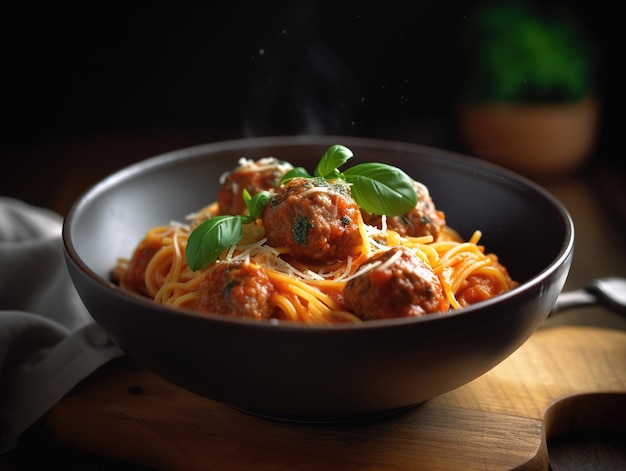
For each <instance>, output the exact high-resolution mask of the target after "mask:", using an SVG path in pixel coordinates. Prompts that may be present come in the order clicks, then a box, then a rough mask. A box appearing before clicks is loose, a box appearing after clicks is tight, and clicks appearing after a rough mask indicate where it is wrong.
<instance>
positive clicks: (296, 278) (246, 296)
mask: <svg viewBox="0 0 626 471" xmlns="http://www.w3.org/2000/svg"><path fill="white" fill-rule="evenodd" d="M261 164H262V166H263V168H264V169H267V168H270V170H271V171H272V172H275V171H277V168H275V167H272V166H271V165H268V162H267V160H264V159H262V160H261V161H258V162H252V161H245V160H242V161H241V162H240V166H239V167H238V169H235V171H233V174H237V181H238V185H240V184H241V181H242V178H241V174H238V170H241V169H243V170H247V171H250V170H251V169H255V168H256V169H258V168H259V166H260V165H261ZM281 165H284V163H281ZM279 171H280V172H282V173H284V172H285V171H287V169H286V168H285V167H284V166H283V167H281V168H280V170H279ZM255 179H256V180H258V179H259V177H258V172H257V173H255ZM275 180H276V179H275V178H274V179H273V180H272V183H269V184H268V185H269V188H264V189H266V190H269V191H270V192H271V194H275V193H278V192H279V191H281V190H280V188H279V187H278V186H277V183H276V181H275ZM299 184H300V185H303V184H302V183H301V182H300V183H299ZM222 185H223V186H222V190H223V189H224V187H225V186H226V185H228V181H223V182H222ZM280 186H281V187H282V186H285V185H280ZM419 188H420V192H421V198H420V201H422V202H423V200H424V198H427V199H429V198H430V196H429V195H428V193H427V189H426V188H425V187H424V186H423V185H421V184H419ZM222 190H221V191H222ZM240 190H241V188H240V187H237V188H235V189H234V190H233V191H236V192H240ZM248 191H251V192H257V191H261V189H259V188H248ZM291 191H292V192H293V191H295V190H293V189H292V190H291ZM226 193H228V194H232V191H230V190H229V191H228V192H226ZM329 193H330V192H329V191H328V190H327V189H325V190H324V191H314V190H312V189H311V188H308V187H307V188H304V189H303V190H302V193H301V194H298V198H295V201H297V203H292V202H289V203H285V204H289V205H291V204H298V205H302V204H304V203H303V201H304V200H305V199H306V198H309V197H310V198H314V199H313V200H310V201H308V202H307V203H306V204H308V205H310V207H311V208H313V209H312V210H314V212H313V213H312V214H315V215H318V214H319V213H320V208H323V209H324V210H325V211H326V213H324V211H321V212H322V213H324V214H328V213H332V214H333V217H334V218H336V219H338V220H340V221H341V223H340V224H339V229H343V228H344V227H346V226H347V225H348V222H346V221H347V220H348V219H349V220H350V223H351V224H352V223H353V225H354V228H353V232H354V234H356V235H354V234H353V235H352V236H351V238H350V242H349V243H350V244H352V246H351V247H350V248H349V250H348V249H347V250H345V251H343V252H342V254H343V253H344V252H345V255H342V256H341V257H338V258H337V257H335V258H333V259H324V258H323V257H321V256H318V255H315V256H312V257H307V256H302V253H301V252H299V251H298V250H297V249H300V248H301V247H299V246H296V245H294V246H293V247H290V246H288V245H287V244H281V245H276V244H272V243H270V242H269V241H270V240H272V238H274V239H276V237H275V235H274V234H273V231H276V230H280V228H277V227H275V226H277V223H274V222H273V223H272V224H271V225H269V224H268V223H267V221H269V220H270V216H268V212H269V211H270V209H266V210H265V212H264V213H263V215H262V217H259V218H256V220H254V221H253V222H250V223H247V224H244V225H243V237H242V238H241V240H240V241H239V242H237V243H236V244H233V245H232V246H230V247H229V248H228V249H226V250H224V251H223V252H222V253H220V254H219V256H218V258H217V259H216V260H215V261H214V262H212V263H211V264H210V265H209V266H207V267H206V268H202V269H199V270H192V269H191V268H190V267H189V265H188V263H187V260H186V256H185V253H186V249H187V244H188V240H189V236H190V234H191V233H192V231H193V230H194V228H196V227H197V226H198V225H199V224H201V223H202V222H203V221H206V220H208V219H210V218H212V217H214V216H218V215H220V214H223V211H222V210H221V209H220V203H219V201H216V202H214V203H211V204H209V205H208V206H206V207H205V208H202V209H201V210H200V211H198V212H196V213H193V214H190V215H189V216H188V217H187V219H186V221H185V222H184V223H183V222H172V223H170V224H169V225H165V226H160V227H153V228H150V229H149V230H148V231H147V233H146V234H145V237H144V238H143V240H141V241H140V242H139V244H138V245H137V247H136V249H135V251H134V253H133V254H132V256H131V258H120V259H119V260H118V262H117V265H116V267H115V268H114V270H113V273H112V278H113V280H114V281H115V282H117V283H118V284H119V286H120V287H121V288H122V289H124V290H127V291H131V292H134V293H139V294H142V295H145V296H147V297H149V298H151V299H153V300H154V301H155V302H157V303H160V304H163V305H167V306H171V307H175V308H183V309H190V310H194V311H198V312H204V313H207V315H215V314H218V315H220V314H221V315H230V316H236V317H250V318H255V319H266V320H280V321H290V322H302V323H312V324H323V323H338V322H363V321H365V320H369V319H375V318H387V317H393V316H396V317H397V316H403V315H424V314H435V313H441V312H445V311H448V310H451V309H459V308H461V307H464V306H467V305H470V304H474V303H476V302H479V301H482V300H485V299H489V298H491V297H494V296H497V295H499V294H501V293H503V292H505V291H508V290H510V289H511V288H513V287H515V286H516V285H517V283H516V282H515V281H513V280H512V279H511V277H510V276H509V274H508V272H507V270H506V268H505V267H504V266H503V265H502V264H501V263H500V262H499V261H498V257H497V256H496V255H495V254H489V253H485V248H484V246H482V245H479V242H480V238H481V236H482V234H481V232H480V231H476V232H475V233H474V234H473V235H472V237H471V238H470V239H469V240H467V241H463V240H461V238H460V237H459V236H458V234H457V233H456V232H455V231H453V230H452V229H451V228H450V227H449V226H448V225H447V224H444V223H443V222H442V223H441V224H440V228H439V229H438V230H437V231H436V232H435V233H434V234H433V233H427V234H423V235H407V234H401V232H402V231H401V230H392V229H391V228H390V225H391V224H388V222H392V219H391V218H387V217H385V216H382V217H380V218H379V221H378V226H376V225H372V224H369V223H366V222H365V221H366V220H368V218H367V217H362V211H361V212H359V211H357V212H356V213H355V212H354V211H353V208H352V207H351V206H349V204H352V203H346V205H348V206H346V214H348V215H349V218H348V217H346V216H345V215H342V214H335V213H336V212H337V211H340V210H339V209H337V208H340V207H342V204H343V199H341V200H340V201H339V202H338V200H337V199H333V200H328V198H330V197H332V195H329ZM302 195H306V196H302ZM342 195H343V194H342ZM344 196H345V195H343V196H341V198H344ZM348 198H349V195H348ZM272 201H274V200H272ZM276 201H280V200H279V198H278V197H276V200H275V201H274V203H273V204H274V206H273V207H272V209H271V210H276V208H280V206H279V204H278V203H276ZM285 201H287V200H285ZM289 201H290V200H289ZM324 202H325V203H324ZM430 203H432V202H431V201H430ZM324 204H326V205H327V206H324ZM419 204H420V203H418V205H419ZM269 206H272V205H271V204H268V208H269ZM430 207H432V204H431V205H430ZM281 210H284V208H282V209H281ZM285 211H287V210H286V209H285ZM289 211H291V207H289ZM288 214H291V212H285V213H280V214H279V216H280V217H278V218H277V219H276V220H280V221H282V220H284V221H287V222H286V223H285V224H289V217H287V215H288ZM440 215H441V217H442V220H443V213H440ZM315 217H319V216H315ZM292 219H293V218H292ZM320 219H322V218H320ZM307 221H308V224H309V225H310V227H313V226H315V227H318V226H323V225H324V224H322V222H319V221H317V220H315V219H312V217H309V219H307ZM428 222H429V225H430V226H431V227H432V226H433V224H432V218H428ZM296 224H297V223H296V222H293V221H292V222H291V225H290V226H288V230H287V229H285V230H286V231H287V232H288V233H293V232H294V231H295V229H294V227H296ZM305 227H308V226H305ZM394 229H395V227H394ZM337 230H338V229H337V228H335V227H331V228H330V229H329V231H330V232H329V233H334V232H336V231H337ZM289 231H291V232H289ZM311 231H313V230H311ZM328 237H330V236H328ZM311 238H314V237H313V236H311V237H309V239H311ZM279 240H282V239H279ZM329 240H330V239H329ZM335 240H337V241H343V242H340V243H348V242H345V240H347V239H346V238H345V237H344V238H342V239H335ZM355 240H356V242H354V241H355ZM307 242H308V240H307ZM331 242H332V241H331ZM311 243H312V244H313V243H317V240H313V241H312V242H311ZM399 247H401V248H403V252H402V253H400V252H396V253H391V251H392V250H393V249H396V248H399ZM322 252H328V249H324V250H322ZM315 253H316V254H317V253H318V252H315ZM383 254H386V259H383V258H382V255H383ZM406 257H408V258H406ZM414 267H419V269H420V270H424V269H426V270H427V276H421V275H420V277H419V278H418V279H415V276H417V275H416V273H424V272H423V271H422V272H419V271H416V270H414ZM426 278H428V279H429V280H430V281H425V280H426ZM364 280H367V281H364ZM381 280H382V281H381ZM407 280H410V281H411V283H407ZM433 280H435V281H433ZM407 285H410V286H407ZM348 286H349V290H350V292H351V293H355V292H356V294H357V297H359V298H360V299H361V301H363V304H367V308H366V310H367V312H365V311H363V312H358V306H359V304H360V302H358V303H350V302H349V299H348V298H349V296H348V295H347V293H348V290H347V287H348ZM418 286H422V287H423V290H422V291H420V292H419V293H412V294H411V297H410V300H409V301H406V304H407V305H408V304H410V309H405V306H403V305H402V303H403V302H405V301H403V300H404V299H408V298H407V295H406V291H407V290H417V287H418ZM355 290H356V291H355ZM373 293H374V294H373ZM437 293H440V295H439V298H437V299H434V300H433V299H432V297H433V296H437ZM352 297H354V296H352ZM424 297H428V298H429V299H424ZM381 298H382V299H381ZM347 299H348V300H347ZM416 299H417V301H416ZM423 301H427V302H423ZM433 302H434V304H433ZM380 303H382V304H381V305H384V306H385V307H384V308H383V307H381V308H380V311H376V309H377V307H376V306H378V305H379V304H380ZM433 305H434V306H436V307H434V308H433V307H424V306H433ZM372 309H373V311H372ZM372 312H373V314H372ZM377 312H380V314H377ZM388 312H391V314H389V313H388Z"/></svg>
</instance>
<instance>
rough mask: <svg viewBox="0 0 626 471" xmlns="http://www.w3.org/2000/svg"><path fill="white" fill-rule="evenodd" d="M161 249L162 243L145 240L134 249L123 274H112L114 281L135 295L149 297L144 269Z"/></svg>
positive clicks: (152, 239)
mask: <svg viewBox="0 0 626 471" xmlns="http://www.w3.org/2000/svg"><path fill="white" fill-rule="evenodd" d="M161 248H163V241H162V240H161V239H156V238H146V239H144V240H142V241H141V243H140V244H139V245H138V246H137V247H136V248H135V251H134V252H133V255H132V257H131V259H130V261H129V263H128V266H127V268H126V270H125V271H124V272H123V273H117V272H114V273H113V279H114V281H118V282H119V284H120V285H121V286H123V287H125V288H126V289H128V290H130V291H133V292H135V293H140V294H145V295H149V293H148V288H147V287H146V268H147V267H148V264H149V263H150V261H151V260H152V258H153V257H154V255H155V254H156V253H157V252H158V251H159V250H161Z"/></svg>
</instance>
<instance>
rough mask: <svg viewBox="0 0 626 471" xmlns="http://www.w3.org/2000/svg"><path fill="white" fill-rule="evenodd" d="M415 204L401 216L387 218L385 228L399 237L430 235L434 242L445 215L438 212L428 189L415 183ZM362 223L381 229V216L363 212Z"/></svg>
mask: <svg viewBox="0 0 626 471" xmlns="http://www.w3.org/2000/svg"><path fill="white" fill-rule="evenodd" d="M414 186H415V191H416V192H417V204H416V205H415V208H413V209H412V210H411V211H409V212H408V213H406V214H403V215H401V216H394V217H387V228H388V229H391V230H392V231H396V232H397V233H398V234H400V235H401V236H412V237H422V236H428V235H431V236H433V238H434V239H435V240H436V239H437V236H438V235H439V232H440V231H441V229H443V227H444V226H445V225H446V218H445V214H444V213H443V212H442V211H439V210H438V209H437V208H436V207H435V204H434V203H433V200H432V198H431V196H430V193H429V192H428V188H426V187H425V186H424V185H422V184H420V183H418V182H415V183H414ZM363 221H364V222H365V223H366V224H369V225H370V226H375V227H378V228H379V229H380V228H381V227H382V216H380V215H377V214H370V213H366V212H365V211H363Z"/></svg>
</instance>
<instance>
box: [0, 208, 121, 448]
mask: <svg viewBox="0 0 626 471" xmlns="http://www.w3.org/2000/svg"><path fill="white" fill-rule="evenodd" d="M62 224H63V219H62V217H61V216H60V215H58V214H56V213H55V212H52V211H49V210H47V209H44V208H39V207H35V206H32V205H28V204H26V203H24V202H22V201H19V200H16V199H13V198H8V197H2V196H0V454H2V453H5V452H7V451H10V450H12V449H14V448H15V446H16V445H17V441H18V439H19V437H20V435H21V434H22V432H24V431H25V430H26V429H27V428H28V427H29V426H30V425H32V424H33V423H35V422H36V421H37V420H38V419H39V418H41V417H42V416H43V415H44V414H45V413H46V412H47V411H48V410H49V409H50V408H51V407H52V406H54V404H56V403H57V402H58V401H59V400H60V399H61V398H62V397H63V396H64V395H65V394H66V393H67V392H69V391H70V390H71V389H72V388H73V387H74V386H75V385H76V384H77V383H78V382H80V381H81V380H82V379H84V378H85V377H87V376H88V375H89V374H90V373H92V372H93V371H95V370H96V369H97V368H98V367H100V366H101V365H103V364H104V363H106V362H107V361H109V360H111V359H113V358H115V357H117V356H120V355H122V352H121V350H119V349H118V347H116V346H115V345H114V344H113V343H112V342H111V341H110V340H109V339H108V337H107V336H106V334H105V333H104V332H103V331H102V330H101V329H100V327H99V326H98V325H97V324H95V323H94V321H93V319H92V318H91V316H90V315H89V313H88V312H87V310H86V309H85V307H84V306H83V304H82V302H81V300H80V298H79V297H78V294H77V293H76V291H75V289H74V286H73V284H72V282H71V280H70V277H69V273H68V271H67V267H66V265H65V260H64V257H63V246H62V241H61V229H62Z"/></svg>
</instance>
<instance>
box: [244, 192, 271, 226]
mask: <svg viewBox="0 0 626 471" xmlns="http://www.w3.org/2000/svg"><path fill="white" fill-rule="evenodd" d="M242 193H243V195H242V196H243V201H244V203H246V208H248V213H249V214H250V217H249V218H245V221H244V223H248V222H254V221H255V220H256V219H258V218H259V217H260V216H261V214H262V213H263V210H264V209H265V206H266V205H267V202H268V200H269V199H270V192H269V191H265V190H262V191H259V192H258V193H256V194H255V195H254V196H250V192H249V191H248V190H246V189H245V188H244V189H243V192H242Z"/></svg>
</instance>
